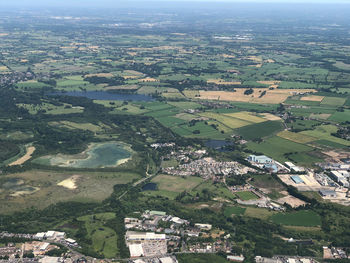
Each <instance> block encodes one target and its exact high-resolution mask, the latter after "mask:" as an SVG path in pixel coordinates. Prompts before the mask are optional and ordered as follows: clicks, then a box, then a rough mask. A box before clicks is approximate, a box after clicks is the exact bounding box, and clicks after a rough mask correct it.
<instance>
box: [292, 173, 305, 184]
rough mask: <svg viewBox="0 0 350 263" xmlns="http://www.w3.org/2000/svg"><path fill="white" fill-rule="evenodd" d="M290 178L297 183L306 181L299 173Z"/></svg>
mask: <svg viewBox="0 0 350 263" xmlns="http://www.w3.org/2000/svg"><path fill="white" fill-rule="evenodd" d="M290 178H291V179H292V180H293V182H294V183H296V184H301V183H304V181H303V179H301V178H300V177H299V176H297V175H292V176H291V177H290Z"/></svg>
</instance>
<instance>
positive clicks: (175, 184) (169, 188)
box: [143, 175, 203, 199]
mask: <svg viewBox="0 0 350 263" xmlns="http://www.w3.org/2000/svg"><path fill="white" fill-rule="evenodd" d="M151 182H152V183H156V184H157V190H155V191H145V192H143V193H144V194H145V195H148V196H149V195H151V196H157V195H160V196H165V197H168V198H171V199H174V198H175V197H176V196H177V195H178V194H179V193H181V192H183V191H190V190H192V189H193V188H195V187H196V186H198V185H199V184H201V183H202V182H203V179H201V178H199V177H186V178H182V177H179V176H171V175H159V176H157V177H155V178H153V179H152V181H151Z"/></svg>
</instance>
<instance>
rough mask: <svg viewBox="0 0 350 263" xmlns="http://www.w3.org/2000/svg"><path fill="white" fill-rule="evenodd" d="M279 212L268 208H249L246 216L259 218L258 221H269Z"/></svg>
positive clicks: (245, 213)
mask: <svg viewBox="0 0 350 263" xmlns="http://www.w3.org/2000/svg"><path fill="white" fill-rule="evenodd" d="M276 213H277V212H275V211H271V210H268V209H266V208H257V207H251V206H249V207H247V208H246V210H245V212H244V216H249V217H253V218H258V219H265V220H266V219H268V218H270V217H271V216H272V215H274V214H276Z"/></svg>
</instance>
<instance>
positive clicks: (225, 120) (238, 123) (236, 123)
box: [199, 112, 251, 129]
mask: <svg viewBox="0 0 350 263" xmlns="http://www.w3.org/2000/svg"><path fill="white" fill-rule="evenodd" d="M199 115H200V116H202V117H207V118H210V119H213V120H216V121H218V122H221V123H222V124H223V125H225V126H227V127H229V128H231V129H236V128H240V127H243V126H246V125H249V124H251V123H250V122H248V121H244V120H241V119H237V118H233V117H230V116H227V114H218V113H213V112H204V113H200V114H199Z"/></svg>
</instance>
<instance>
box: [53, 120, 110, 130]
mask: <svg viewBox="0 0 350 263" xmlns="http://www.w3.org/2000/svg"><path fill="white" fill-rule="evenodd" d="M50 125H52V126H56V127H60V128H66V129H78V130H87V131H91V132H101V131H102V128H109V127H108V126H106V125H104V124H102V123H100V124H99V125H95V124H92V123H78V122H72V121H59V122H50Z"/></svg>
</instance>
